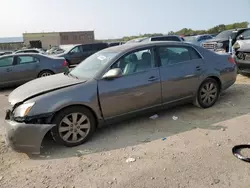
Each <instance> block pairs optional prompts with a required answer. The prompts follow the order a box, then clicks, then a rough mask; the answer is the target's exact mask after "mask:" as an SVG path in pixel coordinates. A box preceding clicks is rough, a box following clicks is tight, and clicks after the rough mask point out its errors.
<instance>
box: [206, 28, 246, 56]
mask: <svg viewBox="0 0 250 188" xmlns="http://www.w3.org/2000/svg"><path fill="white" fill-rule="evenodd" d="M248 29H249V28H240V29H232V30H226V31H222V32H221V33H219V34H218V35H216V37H214V38H213V39H210V40H207V41H205V42H204V43H203V44H202V46H203V47H204V48H206V49H209V50H212V51H224V52H229V38H231V39H232V45H234V43H235V42H236V40H237V39H238V37H239V36H240V35H241V34H242V33H243V32H244V31H246V30H248Z"/></svg>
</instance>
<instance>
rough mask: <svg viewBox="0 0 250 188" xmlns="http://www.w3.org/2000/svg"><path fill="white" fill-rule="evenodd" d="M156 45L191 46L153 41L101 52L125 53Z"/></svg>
mask: <svg viewBox="0 0 250 188" xmlns="http://www.w3.org/2000/svg"><path fill="white" fill-rule="evenodd" d="M157 45H185V46H192V45H190V44H188V43H183V42H181V41H180V42H178V41H154V42H146V43H128V44H123V45H119V46H113V47H109V48H105V49H103V50H102V52H117V53H119V52H125V51H130V50H135V49H137V48H144V47H145V48H146V47H151V46H157Z"/></svg>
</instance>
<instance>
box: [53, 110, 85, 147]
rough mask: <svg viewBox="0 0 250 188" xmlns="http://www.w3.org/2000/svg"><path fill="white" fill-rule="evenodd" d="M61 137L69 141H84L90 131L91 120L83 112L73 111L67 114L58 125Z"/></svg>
mask: <svg viewBox="0 0 250 188" xmlns="http://www.w3.org/2000/svg"><path fill="white" fill-rule="evenodd" d="M58 131H59V135H60V137H61V138H62V139H63V140H64V141H65V142H68V143H78V142H80V141H82V140H83V139H84V138H85V137H86V136H87V135H88V133H89V131H90V121H89V119H88V117H87V116H85V115H84V114H82V113H72V114H69V115H67V116H65V117H64V118H63V119H62V121H61V122H60V124H59V127H58Z"/></svg>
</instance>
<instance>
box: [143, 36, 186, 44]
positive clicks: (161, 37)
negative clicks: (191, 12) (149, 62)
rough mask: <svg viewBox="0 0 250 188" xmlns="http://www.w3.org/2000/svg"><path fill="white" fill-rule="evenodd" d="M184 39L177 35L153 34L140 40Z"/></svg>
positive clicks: (180, 40)
mask: <svg viewBox="0 0 250 188" xmlns="http://www.w3.org/2000/svg"><path fill="white" fill-rule="evenodd" d="M184 40H185V39H183V38H182V37H180V36H178V35H163V36H153V37H148V38H146V39H143V40H142V41H141V42H152V41H179V42H182V41H184Z"/></svg>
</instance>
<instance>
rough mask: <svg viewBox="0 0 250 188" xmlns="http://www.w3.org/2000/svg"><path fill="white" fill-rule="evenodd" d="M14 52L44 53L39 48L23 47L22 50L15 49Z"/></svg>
mask: <svg viewBox="0 0 250 188" xmlns="http://www.w3.org/2000/svg"><path fill="white" fill-rule="evenodd" d="M14 53H15V54H20V53H40V54H45V53H44V51H43V50H41V49H35V48H34V49H24V50H17V51H15V52H14Z"/></svg>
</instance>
